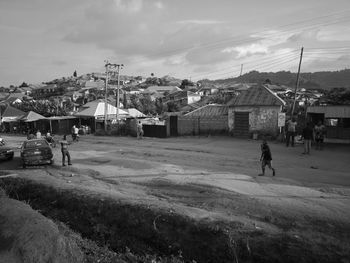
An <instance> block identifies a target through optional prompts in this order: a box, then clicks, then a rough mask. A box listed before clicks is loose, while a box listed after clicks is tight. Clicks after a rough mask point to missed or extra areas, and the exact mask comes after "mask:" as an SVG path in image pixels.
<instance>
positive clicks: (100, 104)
mask: <svg viewBox="0 0 350 263" xmlns="http://www.w3.org/2000/svg"><path fill="white" fill-rule="evenodd" d="M117 112H118V119H125V118H127V117H129V113H128V112H126V111H124V110H122V109H117V108H116V107H114V106H113V105H111V104H109V103H107V114H106V115H107V121H108V122H110V123H112V124H113V123H115V122H116V121H117ZM74 116H75V117H77V118H79V123H81V124H83V125H88V126H89V127H90V128H91V130H92V131H93V132H94V131H96V130H97V129H99V128H102V127H103V125H104V123H103V122H104V120H105V102H104V100H96V101H91V102H89V103H86V104H85V105H83V107H82V109H81V111H79V112H77V113H75V114H74Z"/></svg>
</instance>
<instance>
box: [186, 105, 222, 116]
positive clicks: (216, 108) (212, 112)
mask: <svg viewBox="0 0 350 263" xmlns="http://www.w3.org/2000/svg"><path fill="white" fill-rule="evenodd" d="M225 115H228V107H227V106H226V105H220V104H208V105H205V106H203V107H201V108H199V109H196V110H194V111H191V112H189V113H187V114H185V116H194V117H213V116H225Z"/></svg>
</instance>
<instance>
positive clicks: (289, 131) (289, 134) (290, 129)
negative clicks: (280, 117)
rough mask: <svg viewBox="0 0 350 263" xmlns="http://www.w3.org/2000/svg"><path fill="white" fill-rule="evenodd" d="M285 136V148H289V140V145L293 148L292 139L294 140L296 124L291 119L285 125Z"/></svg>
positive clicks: (293, 119)
mask: <svg viewBox="0 0 350 263" xmlns="http://www.w3.org/2000/svg"><path fill="white" fill-rule="evenodd" d="M287 124H288V125H287V126H288V127H287V135H286V146H287V147H288V146H289V141H290V140H291V145H292V147H294V138H295V131H296V126H297V122H296V121H295V118H294V117H293V118H292V119H291V120H289V121H288V123H287Z"/></svg>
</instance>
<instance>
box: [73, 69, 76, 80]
mask: <svg viewBox="0 0 350 263" xmlns="http://www.w3.org/2000/svg"><path fill="white" fill-rule="evenodd" d="M73 77H75V78H76V77H77V71H76V70H74V72H73Z"/></svg>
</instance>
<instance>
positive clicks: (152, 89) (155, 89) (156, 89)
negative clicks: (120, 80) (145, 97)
mask: <svg viewBox="0 0 350 263" xmlns="http://www.w3.org/2000/svg"><path fill="white" fill-rule="evenodd" d="M175 91H181V89H180V88H179V87H177V86H149V87H148V88H147V89H145V90H144V93H149V94H153V93H159V94H160V95H164V93H172V92H175Z"/></svg>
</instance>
